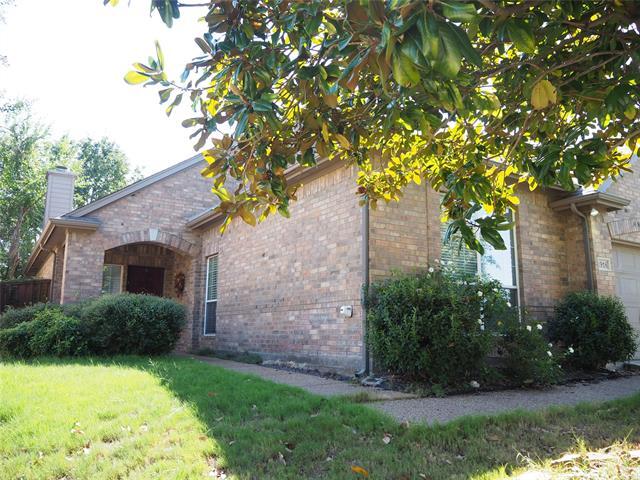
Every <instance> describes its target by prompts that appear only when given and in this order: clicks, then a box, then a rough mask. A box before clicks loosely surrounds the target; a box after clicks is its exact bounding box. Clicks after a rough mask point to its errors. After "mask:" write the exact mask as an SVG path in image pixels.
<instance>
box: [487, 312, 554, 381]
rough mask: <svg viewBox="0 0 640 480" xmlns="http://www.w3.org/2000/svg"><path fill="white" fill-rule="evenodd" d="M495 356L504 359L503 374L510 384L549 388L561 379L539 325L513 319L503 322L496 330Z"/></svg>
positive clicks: (507, 318) (550, 348)
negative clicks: (498, 334) (512, 382)
mask: <svg viewBox="0 0 640 480" xmlns="http://www.w3.org/2000/svg"><path fill="white" fill-rule="evenodd" d="M498 331H499V332H500V336H499V337H498V353H499V354H501V355H502V356H503V359H504V373H505V374H506V376H507V377H508V379H509V380H510V381H515V382H517V383H518V384H524V385H539V386H541V385H552V384H554V383H557V382H558V380H559V379H560V376H561V370H560V365H559V364H558V362H557V361H556V358H555V356H554V354H553V349H552V346H551V345H550V344H549V343H548V342H547V339H546V338H545V337H544V335H543V333H542V325H540V324H535V323H529V324H528V323H524V322H520V321H519V319H518V316H517V315H511V316H507V317H505V318H504V320H503V321H502V322H501V325H500V326H499V328H498Z"/></svg>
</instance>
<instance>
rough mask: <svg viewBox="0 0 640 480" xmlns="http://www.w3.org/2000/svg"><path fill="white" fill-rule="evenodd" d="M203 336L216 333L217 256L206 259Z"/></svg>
mask: <svg viewBox="0 0 640 480" xmlns="http://www.w3.org/2000/svg"><path fill="white" fill-rule="evenodd" d="M205 282H206V285H205V302H204V334H205V335H213V334H215V333H216V311H217V308H218V256H217V255H214V256H212V257H209V258H207V276H206V279H205Z"/></svg>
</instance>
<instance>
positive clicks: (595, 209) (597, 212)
mask: <svg viewBox="0 0 640 480" xmlns="http://www.w3.org/2000/svg"><path fill="white" fill-rule="evenodd" d="M590 215H591V216H592V217H597V216H598V215H600V211H599V210H598V209H597V208H595V207H594V208H592V209H591V213H590Z"/></svg>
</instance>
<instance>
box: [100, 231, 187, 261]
mask: <svg viewBox="0 0 640 480" xmlns="http://www.w3.org/2000/svg"><path fill="white" fill-rule="evenodd" d="M143 242H145V243H154V244H156V245H162V246H164V247H166V248H168V249H169V250H173V251H175V252H177V253H180V254H183V255H189V256H193V255H194V254H195V253H196V245H195V244H194V243H192V242H190V241H188V240H185V239H184V238H182V237H180V236H178V235H175V234H173V233H169V232H165V231H163V230H160V229H158V228H147V229H145V230H137V231H134V232H126V233H123V234H121V235H120V236H119V237H118V238H117V239H116V241H114V242H112V243H113V244H112V245H110V246H109V247H108V248H107V249H106V250H110V249H112V248H116V247H121V246H122V245H127V244H131V243H143Z"/></svg>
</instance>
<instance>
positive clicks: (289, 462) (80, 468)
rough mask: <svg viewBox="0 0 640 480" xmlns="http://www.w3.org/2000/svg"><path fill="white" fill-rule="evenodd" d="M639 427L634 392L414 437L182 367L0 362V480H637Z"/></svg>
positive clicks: (252, 380) (638, 399)
mask: <svg viewBox="0 0 640 480" xmlns="http://www.w3.org/2000/svg"><path fill="white" fill-rule="evenodd" d="M452 401H455V400H454V399H452ZM639 427H640V394H639V395H636V396H634V397H631V398H629V399H626V400H622V401H615V402H611V403H607V404H603V405H600V406H579V407H577V408H563V409H553V410H550V411H547V412H544V413H524V412H517V413H513V414H507V415H501V416H498V417H484V418H483V417H474V418H466V419H463V420H460V421H456V422H452V423H449V424H446V425H443V426H436V427H426V426H421V425H411V426H407V425H399V424H397V423H395V422H394V421H393V420H391V419H389V418H387V417H385V416H383V415H381V414H379V413H377V412H375V411H373V410H371V409H369V408H367V407H366V406H362V405H360V404H356V403H354V402H353V401H349V400H346V399H332V400H327V399H323V398H320V397H316V396H313V395H310V394H308V393H306V392H304V391H302V390H299V389H295V388H291V387H288V386H283V385H276V384H273V383H269V382H265V381H263V380H260V379H258V378H256V377H251V376H246V375H241V374H238V373H234V372H228V371H225V370H222V369H219V368H216V367H213V366H211V365H207V364H204V363H199V362H196V361H192V360H188V359H182V358H170V357H165V358H157V359H154V360H151V361H150V360H148V359H142V358H130V357H126V358H117V359H114V360H77V361H74V360H67V361H63V360H51V361H39V362H29V363H21V362H16V363H13V362H5V363H0V478H1V479H2V480H4V479H18V478H24V479H39V480H40V479H56V480H60V479H66V480H71V479H74V480H79V479H92V480H93V479H116V478H132V479H142V478H145V479H174V478H189V479H191V478H212V477H213V478H216V477H220V478H224V476H225V475H226V478H256V479H264V478H274V479H284V478H292V479H293V478H295V479H300V478H347V479H348V478H352V479H353V478H364V477H365V475H366V474H368V476H369V478H379V479H404V478H407V479H414V478H417V479H419V478H432V479H440V478H476V479H493V478H503V477H505V476H506V475H508V474H513V473H515V474H521V473H523V472H527V471H528V472H529V473H530V474H531V473H532V472H534V471H535V472H541V471H546V472H551V473H555V474H560V473H563V472H564V473H570V474H571V475H573V476H570V477H569V478H580V477H579V475H581V474H584V475H585V478H624V477H628V478H638V477H633V475H636V476H640V458H638V457H640V455H638V454H640V452H638V450H639V449H640V432H639V431H638V430H639ZM604 448H606V449H607V450H600V451H599V452H598V450H599V449H604ZM569 454H573V455H569ZM636 455H638V457H635V456H636ZM559 459H561V460H562V461H560V462H557V460H559ZM554 460H555V461H556V462H555V463H552V461H554ZM354 467H355V468H354ZM358 467H359V468H360V469H359V468H358ZM587 472H589V473H587ZM594 474H601V476H600V477H595V476H589V477H586V475H594ZM535 478H546V477H544V476H542V477H535ZM562 478H567V477H562Z"/></svg>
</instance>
